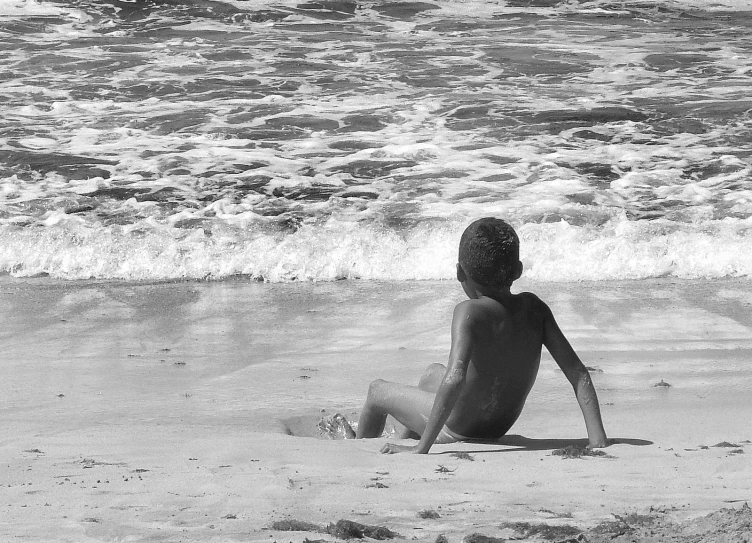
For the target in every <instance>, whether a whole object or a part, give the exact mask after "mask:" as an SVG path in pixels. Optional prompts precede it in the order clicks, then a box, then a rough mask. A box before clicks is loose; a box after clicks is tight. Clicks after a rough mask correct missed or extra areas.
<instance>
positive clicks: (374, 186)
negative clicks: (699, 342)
mask: <svg viewBox="0 0 752 543" xmlns="http://www.w3.org/2000/svg"><path fill="white" fill-rule="evenodd" d="M740 5H743V3H742V4H740ZM751 33H752V11H749V10H747V11H744V10H743V9H739V8H719V7H717V6H715V7H713V6H705V7H703V6H702V5H701V4H699V3H695V5H694V6H693V7H686V6H685V7H680V6H679V5H677V4H676V3H670V2H640V3H629V2H607V1H596V2H581V3H577V2H574V3H563V2H561V3H559V2H555V1H550V2H549V1H546V2H544V1H533V0H531V1H529V2H528V1H517V0H514V1H511V0H510V1H508V2H506V3H489V2H482V1H472V2H459V3H458V2H444V1H440V2H431V3H418V2H413V3H399V4H396V3H387V4H378V3H372V2H362V3H359V4H355V3H350V2H348V1H344V0H342V1H339V0H336V1H330V0H327V1H322V2H310V3H295V2H280V3H275V4H273V5H268V4H267V5H262V4H261V3H259V2H255V1H250V2H235V3H220V2H211V1H199V0H185V1H177V0H174V1H169V2H149V1H139V2H135V3H132V2H120V1H118V0H111V1H101V2H88V1H87V2H84V1H77V0H60V1H47V2H34V1H32V0H17V1H16V2H14V3H12V4H9V5H7V6H3V7H2V8H0V103H2V106H0V107H1V108H2V116H0V272H5V273H10V274H12V275H15V276H34V275H40V274H49V275H51V276H54V277H61V278H67V279H81V278H89V277H97V278H121V279H128V280H134V279H166V278H181V277H188V278H204V277H208V278H224V277H229V276H233V275H248V276H252V277H254V278H257V279H263V280H266V281H289V280H294V279H314V280H332V279H338V278H354V277H360V278H364V279H390V280H392V279H397V280H403V279H442V278H449V277H451V276H452V273H453V266H452V264H453V261H454V258H455V251H456V244H457V241H458V236H459V233H460V232H461V230H462V228H463V227H464V225H465V224H466V223H467V222H468V221H469V220H470V219H473V218H476V217H480V216H484V215H489V214H494V215H498V216H502V217H506V218H507V219H509V220H510V221H511V222H512V223H513V224H514V225H515V226H516V227H517V228H518V230H519V232H520V236H521V238H522V243H523V246H522V251H523V259H524V262H525V265H526V274H527V277H529V278H532V279H539V280H578V279H595V280H603V279H629V278H635V279H640V278H646V277H660V276H676V277H682V278H686V277H710V278H712V277H726V276H743V277H747V276H749V275H750V273H752V238H750V235H749V232H751V231H752V230H750V227H751V226H752V219H751V218H750V217H751V216H752V177H751V176H750V173H751V172H752V158H751V157H752V144H751V143H750V141H752V119H751V118H750V111H751V110H752V101H751V100H750V98H749V95H750V93H749V90H750V85H751V84H752V46H750V40H749V37H750V34H751Z"/></svg>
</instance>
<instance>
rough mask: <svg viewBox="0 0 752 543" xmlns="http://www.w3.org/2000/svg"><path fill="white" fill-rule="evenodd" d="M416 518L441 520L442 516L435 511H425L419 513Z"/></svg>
mask: <svg viewBox="0 0 752 543" xmlns="http://www.w3.org/2000/svg"><path fill="white" fill-rule="evenodd" d="M416 516H417V517H418V518H431V519H433V518H441V515H439V514H438V513H437V512H436V511H434V510H433V509H424V510H423V511H418V512H417V513H416Z"/></svg>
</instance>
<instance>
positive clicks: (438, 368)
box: [426, 362, 446, 375]
mask: <svg viewBox="0 0 752 543" xmlns="http://www.w3.org/2000/svg"><path fill="white" fill-rule="evenodd" d="M445 371H446V366H445V365H444V364H440V363H438V362H434V363H433V364H430V365H429V366H428V368H426V375H433V374H434V373H436V372H442V373H443V372H445Z"/></svg>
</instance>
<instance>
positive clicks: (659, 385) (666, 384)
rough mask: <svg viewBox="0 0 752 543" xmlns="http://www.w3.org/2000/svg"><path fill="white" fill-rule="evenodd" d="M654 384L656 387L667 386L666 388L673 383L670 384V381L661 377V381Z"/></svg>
mask: <svg viewBox="0 0 752 543" xmlns="http://www.w3.org/2000/svg"><path fill="white" fill-rule="evenodd" d="M653 386H654V387H666V388H668V387H670V386H671V385H670V384H668V383H667V382H666V381H664V380H663V379H661V381H660V382H659V383H656V384H654V385H653Z"/></svg>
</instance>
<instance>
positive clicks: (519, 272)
mask: <svg viewBox="0 0 752 543" xmlns="http://www.w3.org/2000/svg"><path fill="white" fill-rule="evenodd" d="M522 268H523V266H522V261H520V260H518V261H517V265H516V266H515V267H514V280H515V281H517V279H519V278H520V277H522Z"/></svg>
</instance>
